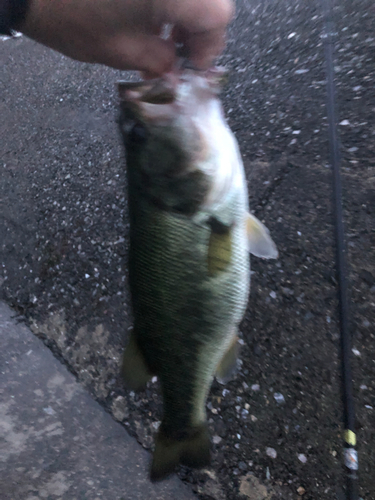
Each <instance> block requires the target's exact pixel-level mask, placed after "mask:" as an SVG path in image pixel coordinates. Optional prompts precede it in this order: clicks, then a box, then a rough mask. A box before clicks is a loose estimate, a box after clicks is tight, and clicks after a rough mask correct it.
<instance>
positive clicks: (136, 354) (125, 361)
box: [121, 333, 153, 391]
mask: <svg viewBox="0 0 375 500" xmlns="http://www.w3.org/2000/svg"><path fill="white" fill-rule="evenodd" d="M121 372H122V376H123V377H124V382H125V385H126V387H128V388H129V389H131V390H133V391H140V390H142V389H144V388H145V387H146V384H147V382H148V381H149V380H150V378H151V377H152V375H153V374H152V373H151V372H150V370H149V369H148V367H147V365H146V362H145V360H144V358H143V355H142V353H141V351H140V349H139V347H138V345H137V342H136V339H135V335H134V333H132V334H131V336H130V339H129V343H128V345H127V346H126V348H125V351H124V356H123V358H122V368H121Z"/></svg>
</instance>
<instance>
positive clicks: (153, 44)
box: [97, 35, 176, 77]
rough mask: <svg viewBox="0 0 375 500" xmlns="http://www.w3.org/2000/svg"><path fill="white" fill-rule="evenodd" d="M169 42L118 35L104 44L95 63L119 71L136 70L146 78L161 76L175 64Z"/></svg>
mask: <svg viewBox="0 0 375 500" xmlns="http://www.w3.org/2000/svg"><path fill="white" fill-rule="evenodd" d="M175 57H176V56H175V47H174V43H173V42H172V41H171V40H163V39H161V38H160V37H158V36H152V35H137V36H134V35H132V36H129V35H119V36H117V37H115V38H113V37H111V38H110V39H109V40H107V41H106V43H105V44H104V47H103V50H102V51H101V53H100V57H99V58H98V60H97V62H99V63H101V64H106V65H107V66H112V67H113V68H116V69H121V70H128V69H131V70H138V71H142V72H144V73H145V75H146V76H147V77H156V76H161V75H162V74H164V73H166V72H168V71H170V70H171V69H172V67H173V64H174V62H175Z"/></svg>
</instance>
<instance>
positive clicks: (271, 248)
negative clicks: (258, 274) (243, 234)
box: [246, 213, 279, 259]
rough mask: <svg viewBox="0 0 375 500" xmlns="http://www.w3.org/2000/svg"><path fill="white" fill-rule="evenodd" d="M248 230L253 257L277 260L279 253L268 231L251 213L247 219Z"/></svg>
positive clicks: (249, 245)
mask: <svg viewBox="0 0 375 500" xmlns="http://www.w3.org/2000/svg"><path fill="white" fill-rule="evenodd" d="M246 230H247V241H248V249H249V252H250V253H251V254H252V255H255V256H256V257H262V258H263V259H277V257H278V256H279V252H278V251H277V248H276V245H275V243H274V242H273V240H272V238H271V236H270V233H269V231H268V229H267V228H266V226H265V225H264V224H262V223H261V222H260V221H259V220H258V219H257V218H256V217H254V215H252V214H250V213H248V214H247V218H246Z"/></svg>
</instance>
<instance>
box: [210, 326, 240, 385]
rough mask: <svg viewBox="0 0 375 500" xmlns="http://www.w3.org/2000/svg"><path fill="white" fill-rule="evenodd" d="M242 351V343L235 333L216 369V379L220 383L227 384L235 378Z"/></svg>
mask: <svg viewBox="0 0 375 500" xmlns="http://www.w3.org/2000/svg"><path fill="white" fill-rule="evenodd" d="M239 352H240V345H239V342H238V336H237V335H234V336H233V339H232V342H231V344H230V346H229V347H228V349H227V350H226V351H225V354H224V356H223V357H222V359H221V361H220V363H219V365H218V367H217V369H216V374H215V377H216V380H217V381H218V382H219V383H220V384H226V383H228V382H230V381H231V380H233V378H234V377H235V376H236V374H237V370H238V363H237V361H238V356H239Z"/></svg>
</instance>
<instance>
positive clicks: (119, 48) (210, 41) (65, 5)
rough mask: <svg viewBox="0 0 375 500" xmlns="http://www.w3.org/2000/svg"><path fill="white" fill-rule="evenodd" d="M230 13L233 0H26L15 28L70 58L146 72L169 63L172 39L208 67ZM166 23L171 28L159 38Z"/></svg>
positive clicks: (218, 48)
mask: <svg viewBox="0 0 375 500" xmlns="http://www.w3.org/2000/svg"><path fill="white" fill-rule="evenodd" d="M232 15H233V4H232V0H63V1H62V0H30V8H29V10H28V13H27V16H26V19H25V21H24V23H23V24H22V26H20V27H19V29H20V30H21V31H22V32H23V33H24V34H25V35H27V36H29V37H30V38H33V39H34V40H36V41H38V42H40V43H43V44H44V45H47V46H48V47H51V48H53V49H55V50H57V51H59V52H62V53H63V54H65V55H67V56H69V57H71V58H73V59H77V60H79V61H83V62H91V63H101V64H105V65H107V66H112V67H113V68H117V69H122V70H126V69H131V70H140V71H142V72H143V73H144V74H145V75H146V76H148V77H150V76H160V75H161V74H163V73H165V72H167V71H169V70H170V69H172V67H173V64H174V63H175V60H176V48H175V43H182V44H183V47H184V49H185V52H186V53H187V56H188V58H189V60H190V61H191V62H192V63H193V64H194V65H195V66H197V67H199V68H202V69H205V68H207V67H209V66H210V65H211V64H212V62H213V59H214V58H215V57H216V56H217V55H218V54H220V52H221V51H222V50H223V48H224V43H225V31H226V27H227V24H228V23H229V21H230V19H231V17H232ZM166 24H171V25H173V30H172V34H171V37H170V38H169V39H168V40H163V39H162V38H161V37H160V34H161V31H162V29H163V27H164V26H165V25H166Z"/></svg>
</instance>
